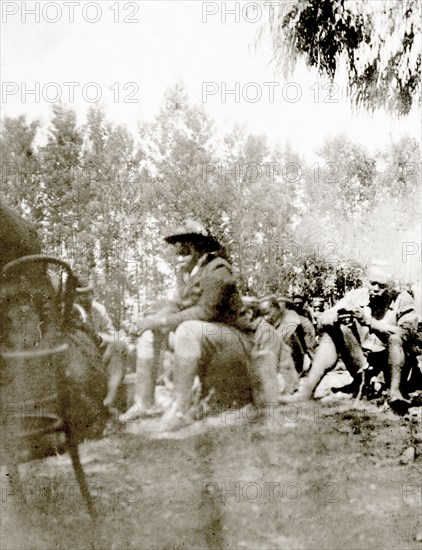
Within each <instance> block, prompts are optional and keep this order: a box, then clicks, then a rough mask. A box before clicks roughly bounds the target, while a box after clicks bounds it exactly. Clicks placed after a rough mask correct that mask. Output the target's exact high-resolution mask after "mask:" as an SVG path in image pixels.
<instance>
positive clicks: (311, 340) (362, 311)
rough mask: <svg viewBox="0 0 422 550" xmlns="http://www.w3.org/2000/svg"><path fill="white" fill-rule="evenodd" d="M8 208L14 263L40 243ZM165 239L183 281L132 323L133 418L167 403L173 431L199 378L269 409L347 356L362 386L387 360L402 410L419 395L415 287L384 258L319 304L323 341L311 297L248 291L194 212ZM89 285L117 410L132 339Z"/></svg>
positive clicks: (394, 401)
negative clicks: (167, 393) (165, 376)
mask: <svg viewBox="0 0 422 550" xmlns="http://www.w3.org/2000/svg"><path fill="white" fill-rule="evenodd" d="M1 213H2V216H3V217H4V219H5V223H4V224H3V227H5V228H6V229H5V231H4V232H3V233H2V235H1V243H2V248H3V251H4V252H5V253H8V254H9V256H7V254H6V255H5V262H6V263H7V261H8V260H10V259H14V258H16V257H19V256H22V255H25V254H33V253H38V252H39V250H40V249H39V244H38V241H37V239H36V238H35V236H32V233H31V232H30V228H28V226H27V224H25V223H24V222H23V221H22V220H21V219H19V217H16V216H15V215H13V213H12V212H10V211H9V210H8V209H6V208H5V207H3V206H2V209H1ZM6 222H7V223H6ZM25 239H26V240H25ZM165 240H166V242H167V243H169V244H171V245H173V247H174V250H175V253H176V264H177V290H176V294H175V296H174V299H173V300H171V301H169V303H168V304H167V305H166V306H165V307H164V308H162V309H161V310H160V311H159V312H158V313H156V314H154V315H151V316H148V317H143V318H141V319H140V320H139V322H137V323H136V324H135V326H131V327H127V328H130V330H129V332H131V333H132V334H133V335H134V336H136V337H137V344H136V388H135V399H134V404H133V406H132V407H131V408H130V409H129V410H128V411H127V412H126V413H124V414H123V415H121V416H120V421H121V422H128V421H130V420H133V419H135V418H139V417H148V416H151V415H158V414H162V419H161V421H160V429H163V430H171V429H177V428H178V427H180V426H183V425H185V424H186V423H189V422H191V420H192V407H191V405H192V392H193V387H194V382H197V381H198V380H199V383H200V397H201V399H203V400H204V401H207V402H211V401H214V403H215V405H216V406H217V407H219V408H220V410H221V407H228V408H232V407H236V406H238V407H241V406H244V405H247V404H249V403H252V404H254V406H255V410H256V411H257V418H259V414H260V410H262V409H263V408H264V407H265V406H266V404H268V403H274V402H281V403H283V402H285V403H287V402H292V401H300V400H305V399H309V398H310V397H311V396H312V395H313V392H314V390H315V388H316V386H317V385H318V383H319V381H320V380H321V379H322V377H323V376H324V374H325V373H326V372H327V371H328V370H330V369H331V368H333V367H334V366H335V364H336V363H337V361H338V359H339V358H341V359H342V360H343V362H344V364H345V366H346V368H347V369H348V371H349V373H350V374H351V376H352V378H353V382H352V384H351V385H349V386H350V387H349V388H348V390H349V391H351V392H352V393H354V394H357V393H358V391H359V387H360V385H361V381H362V373H365V371H366V370H367V368H368V365H378V366H379V367H380V369H381V370H384V375H385V378H386V384H387V387H388V389H389V402H390V405H391V407H392V408H394V409H396V410H398V411H400V410H403V409H405V408H406V407H407V406H408V404H409V403H408V400H407V399H406V396H403V384H402V382H403V373H404V372H405V369H404V367H405V365H406V362H408V361H407V358H408V349H409V345H410V344H411V343H412V339H413V341H414V340H415V334H416V333H417V330H418V322H419V321H420V319H419V316H418V313H417V311H416V309H415V303H414V300H413V298H412V297H411V296H410V295H409V294H408V293H407V292H397V291H395V290H394V288H393V286H392V285H391V284H390V283H391V277H390V274H389V273H388V272H387V271H388V270H387V269H386V268H385V267H382V266H372V268H371V269H370V271H369V273H368V285H367V286H366V287H365V288H360V289H356V290H352V291H350V292H348V293H347V294H346V295H345V296H344V298H343V299H342V300H340V301H339V302H338V303H337V304H336V305H335V306H334V307H333V308H331V309H329V310H326V311H323V312H321V311H320V312H319V313H318V316H319V319H318V322H319V325H320V327H322V328H321V330H322V332H321V333H320V334H319V339H318V342H317V344H315V333H314V331H313V327H312V322H311V321H310V320H309V319H307V316H306V311H305V310H304V307H303V301H304V300H303V297H301V296H296V297H294V298H293V302H291V301H289V300H282V301H280V300H277V299H276V298H275V297H274V296H267V297H264V298H262V299H260V300H256V299H251V298H249V299H248V298H244V299H243V300H242V297H241V296H240V294H239V292H238V288H237V285H236V277H235V273H234V272H233V269H232V266H231V265H230V262H229V261H228V259H227V255H226V253H225V251H224V249H223V247H222V246H221V245H220V243H219V242H218V241H217V240H216V239H215V238H214V237H213V236H211V235H210V234H209V233H208V232H207V231H206V230H205V229H204V227H203V226H202V225H201V224H199V223H197V222H194V221H191V220H187V221H186V222H185V224H184V226H183V227H182V228H180V229H178V230H177V231H175V232H173V233H172V234H171V235H169V236H168V237H166V238H165ZM27 241H28V242H29V244H28V245H26V242H27ZM82 287H83V285H82ZM77 296H78V299H77V302H78V303H79V306H80V310H81V315H82V317H84V318H85V321H86V322H87V324H88V325H90V326H91V327H93V332H94V333H96V334H97V336H98V347H99V349H100V350H101V354H102V359H103V365H104V366H105V367H106V369H107V378H108V385H107V391H106V392H105V397H104V401H103V404H104V406H105V407H106V408H107V409H108V410H109V411H112V410H113V407H114V406H115V402H116V395H117V390H118V388H119V385H120V384H121V382H122V380H123V377H124V374H125V368H124V367H125V365H126V362H127V354H128V349H127V345H126V343H125V341H124V338H123V337H118V336H116V334H117V333H116V332H115V330H114V327H113V325H112V322H111V320H110V318H109V316H108V315H107V312H106V311H105V308H104V307H103V306H101V305H100V304H98V303H97V302H95V301H94V299H93V289H92V288H91V287H87V286H85V288H79V289H78V292H77ZM295 302H296V306H295V305H294V304H295ZM295 307H296V310H295ZM170 337H171V338H170ZM170 339H171V340H172V345H173V349H174V366H173V369H172V383H173V402H172V405H171V407H170V408H169V409H168V410H167V411H166V412H165V413H163V411H161V410H160V408H159V407H157V405H156V402H155V388H156V383H157V378H158V375H159V368H160V365H159V363H160V356H161V355H162V353H161V352H162V350H163V349H166V348H167V346H168V344H169V340H170ZM306 370H307V371H308V372H307V376H306V377H305V378H304V380H303V383H302V384H301V386H300V390H298V391H296V392H295V390H297V387H298V381H299V375H301V374H302V373H303V371H306ZM280 393H284V395H280ZM211 396H212V399H211Z"/></svg>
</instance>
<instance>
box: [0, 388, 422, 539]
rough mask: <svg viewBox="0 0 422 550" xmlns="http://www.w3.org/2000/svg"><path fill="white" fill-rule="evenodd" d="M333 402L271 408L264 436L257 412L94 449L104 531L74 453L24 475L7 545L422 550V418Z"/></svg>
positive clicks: (92, 469)
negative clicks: (90, 508)
mask: <svg viewBox="0 0 422 550" xmlns="http://www.w3.org/2000/svg"><path fill="white" fill-rule="evenodd" d="M340 385H341V384H340ZM324 401H326V398H325V399H323V400H322V402H321V401H312V402H309V403H306V404H301V405H300V406H298V405H294V406H293V405H290V406H285V407H281V408H277V409H272V408H269V412H268V422H267V425H266V427H262V426H258V425H255V424H253V423H252V422H250V421H249V420H248V418H247V414H246V412H247V411H246V412H244V414H243V415H239V414H238V415H237V416H236V415H235V414H226V415H224V414H222V415H218V416H214V417H212V418H208V419H207V420H206V422H205V421H198V422H197V423H196V424H195V425H193V426H191V427H189V428H185V429H183V430H182V431H181V432H179V433H176V434H174V435H171V434H162V435H161V436H157V435H155V436H154V435H152V434H151V430H152V428H153V424H154V421H149V422H146V421H143V422H134V423H131V424H130V425H129V426H128V428H127V430H126V431H125V432H124V433H120V434H118V435H114V436H112V437H108V438H105V439H102V440H98V441H88V442H85V443H84V444H82V445H81V446H80V452H81V456H82V462H83V464H84V468H85V471H86V474H87V477H88V481H89V484H90V486H91V490H92V493H93V495H94V496H95V502H96V507H97V510H98V519H97V521H96V524H95V525H94V524H93V523H92V522H91V521H90V519H89V517H88V515H87V513H86V511H85V509H84V505H83V501H82V499H81V496H80V493H79V490H78V488H77V485H76V483H75V480H74V476H73V472H72V469H71V465H70V460H69V458H68V456H67V455H62V456H55V457H50V458H47V459H44V460H38V461H33V462H30V463H26V464H23V465H21V467H20V468H21V470H20V473H21V478H22V481H23V483H24V488H25V493H26V499H27V503H26V504H22V502H21V501H20V499H19V498H18V496H17V495H14V494H10V492H9V491H8V489H7V487H6V485H5V483H3V484H2V513H1V548H2V549H12V548H16V549H43V550H44V549H55V550H56V549H57V550H58V549H126V548H128V549H131V548H134V549H150V548H153V549H192V548H227V549H232V548H244V549H285V550H288V549H312V550H314V549H339V548H346V549H373V548H374V549H375V548H377V549H417V548H418V549H421V548H422V543H421V542H418V540H417V539H418V538H420V534H419V535H418V531H420V529H421V523H420V516H421V511H422V476H421V470H422V458H421V455H422V449H421V414H420V412H421V409H420V408H419V409H413V414H412V415H408V416H406V417H398V416H396V415H394V414H393V413H392V412H391V411H380V409H377V408H376V407H375V406H373V405H371V404H368V403H366V404H363V403H361V402H360V403H358V404H354V403H353V402H352V401H350V400H344V399H343V400H342V401H339V402H337V403H329V402H324ZM409 447H412V448H413V449H415V450H416V456H415V458H414V459H413V457H412V454H413V451H412V450H409ZM406 449H408V450H407V451H406ZM403 452H405V454H404V455H403Z"/></svg>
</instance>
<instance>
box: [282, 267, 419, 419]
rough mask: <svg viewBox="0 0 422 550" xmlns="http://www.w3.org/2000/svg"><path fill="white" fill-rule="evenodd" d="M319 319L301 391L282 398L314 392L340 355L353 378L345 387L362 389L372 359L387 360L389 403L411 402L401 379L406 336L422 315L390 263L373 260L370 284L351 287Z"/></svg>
mask: <svg viewBox="0 0 422 550" xmlns="http://www.w3.org/2000/svg"><path fill="white" fill-rule="evenodd" d="M320 323H321V325H322V327H323V334H322V335H321V338H320V343H319V345H318V348H317V350H316V352H315V357H314V360H313V363H312V367H311V370H310V372H309V375H308V377H307V379H306V383H305V384H304V386H303V387H302V388H301V390H300V391H299V392H297V393H296V394H294V395H292V396H285V397H283V398H282V400H281V401H282V402H284V403H287V402H292V401H301V400H306V399H309V398H311V396H312V394H313V392H314V390H315V388H316V387H317V385H318V384H319V382H320V381H321V379H322V377H323V376H324V374H325V373H326V372H327V371H328V370H330V369H332V368H333V367H334V366H335V365H336V363H337V360H338V358H339V357H340V358H341V359H342V360H343V362H344V363H345V365H346V368H347V369H348V371H349V373H350V374H351V376H352V378H353V382H352V385H351V386H353V387H348V388H344V389H345V390H347V391H349V390H351V391H352V393H354V394H355V395H357V394H358V392H359V387H360V384H361V380H362V372H363V371H364V370H365V369H366V368H367V367H368V364H370V365H386V366H387V365H388V370H389V372H387V373H386V374H387V375H389V376H390V396H389V401H390V406H391V408H393V409H394V410H397V411H402V410H403V409H405V408H406V407H407V405H408V403H409V402H408V401H407V400H406V399H405V398H404V397H403V395H402V393H401V391H400V382H401V374H402V369H403V367H404V364H405V346H406V342H407V340H408V338H409V336H411V335H412V334H413V333H414V331H416V330H417V324H418V315H417V313H416V311H415V304H414V300H413V298H412V297H411V296H410V295H409V294H408V293H407V292H397V291H395V290H394V289H393V287H392V284H391V276H390V274H389V271H388V268H387V267H386V266H385V265H382V264H379V263H378V264H372V265H371V266H370V268H369V271H368V284H367V286H366V287H364V288H359V289H355V290H351V291H349V292H348V293H347V294H346V295H345V296H344V297H343V298H342V299H341V300H340V301H339V302H337V304H336V305H335V306H334V307H333V308H331V309H329V310H327V311H325V312H324V313H323V314H322V315H321V317H320Z"/></svg>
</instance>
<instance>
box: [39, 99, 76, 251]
mask: <svg viewBox="0 0 422 550" xmlns="http://www.w3.org/2000/svg"><path fill="white" fill-rule="evenodd" d="M52 113H53V116H52V120H51V123H50V127H49V133H48V137H47V143H46V144H45V145H44V147H42V148H41V149H40V167H41V193H42V211H43V217H42V224H41V231H42V235H43V238H44V241H45V244H46V246H47V248H48V249H50V250H51V251H54V252H56V253H58V254H62V252H63V245H65V243H69V242H70V241H71V240H72V239H73V237H74V235H75V232H78V230H79V220H80V218H81V211H82V209H83V208H84V206H85V205H84V203H83V201H81V200H80V192H81V191H82V190H81V189H79V188H78V187H77V185H75V184H76V183H77V182H78V179H77V177H76V176H77V173H78V169H79V167H80V154H81V148H82V133H81V131H80V129H79V128H78V127H77V124H76V113H75V112H74V111H73V110H72V109H69V108H67V107H65V106H64V105H61V104H57V105H54V106H53V108H52Z"/></svg>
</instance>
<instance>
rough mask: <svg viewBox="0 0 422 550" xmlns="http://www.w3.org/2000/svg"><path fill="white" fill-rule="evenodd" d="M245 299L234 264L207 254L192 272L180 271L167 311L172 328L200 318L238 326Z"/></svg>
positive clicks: (200, 319) (169, 324)
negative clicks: (238, 288)
mask: <svg viewBox="0 0 422 550" xmlns="http://www.w3.org/2000/svg"><path fill="white" fill-rule="evenodd" d="M241 309H242V302H241V299H240V295H239V292H238V290H237V286H236V279H235V276H234V274H233V269H232V267H231V265H230V264H229V263H228V262H227V261H226V260H225V259H223V258H221V257H219V256H216V255H215V254H205V255H204V256H202V258H201V259H200V260H199V262H198V263H197V265H196V266H195V267H194V269H193V270H192V271H191V273H185V274H184V277H183V274H180V276H179V277H178V288H177V293H176V297H175V299H174V300H173V301H172V302H171V304H170V305H169V307H168V308H166V310H167V313H168V315H167V321H168V327H169V328H170V329H172V330H173V329H175V328H176V327H177V326H178V325H180V323H182V322H183V321H189V320H198V321H210V322H215V323H226V324H228V325H231V326H235V327H236V326H237V324H238V318H239V313H240V311H241Z"/></svg>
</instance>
